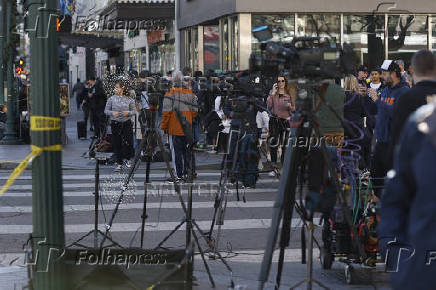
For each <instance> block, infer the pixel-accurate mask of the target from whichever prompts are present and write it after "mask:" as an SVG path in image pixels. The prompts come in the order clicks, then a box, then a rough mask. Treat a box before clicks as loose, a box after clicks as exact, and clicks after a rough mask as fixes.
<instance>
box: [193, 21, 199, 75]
mask: <svg viewBox="0 0 436 290" xmlns="http://www.w3.org/2000/svg"><path fill="white" fill-rule="evenodd" d="M192 43H193V46H192V59H193V64H192V70H193V71H197V70H198V27H197V26H196V27H194V28H192Z"/></svg>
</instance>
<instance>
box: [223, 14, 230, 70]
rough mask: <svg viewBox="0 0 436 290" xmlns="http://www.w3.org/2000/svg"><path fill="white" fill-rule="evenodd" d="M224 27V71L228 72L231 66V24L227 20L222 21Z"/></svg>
mask: <svg viewBox="0 0 436 290" xmlns="http://www.w3.org/2000/svg"><path fill="white" fill-rule="evenodd" d="M221 27H222V38H221V39H222V64H223V67H222V69H223V70H224V71H228V70H229V69H230V66H229V22H228V19H227V18H224V19H222V20H221Z"/></svg>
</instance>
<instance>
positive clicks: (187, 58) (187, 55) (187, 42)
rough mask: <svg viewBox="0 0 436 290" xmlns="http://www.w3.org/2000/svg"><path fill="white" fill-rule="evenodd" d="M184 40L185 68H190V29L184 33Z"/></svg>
mask: <svg viewBox="0 0 436 290" xmlns="http://www.w3.org/2000/svg"><path fill="white" fill-rule="evenodd" d="M185 36H186V37H185V39H186V53H185V57H186V63H185V66H186V67H192V31H191V29H190V28H188V29H186V31H185Z"/></svg>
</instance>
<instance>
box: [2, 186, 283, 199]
mask: <svg viewBox="0 0 436 290" xmlns="http://www.w3.org/2000/svg"><path fill="white" fill-rule="evenodd" d="M93 191H94V190H93V189H90V190H89V191H64V192H63V195H64V197H89V196H93ZM277 191H278V189H267V188H255V189H239V193H240V194H243V193H244V192H245V194H253V193H255V194H258V193H275V192H277ZM187 192H188V190H187V189H182V194H183V195H186V194H187ZM216 192H217V190H216V189H213V190H207V189H203V190H202V191H200V192H199V190H195V189H194V190H193V194H195V195H197V196H199V197H208V196H211V197H214V196H215V194H216ZM100 194H104V191H100ZM143 195H144V189H138V188H137V190H136V191H135V196H143ZM170 195H172V196H177V195H176V191H175V190H174V189H171V190H170V189H168V188H165V189H161V190H157V189H154V190H149V191H148V192H147V196H152V197H159V196H170ZM228 195H230V196H235V195H236V189H230V190H229V192H228ZM6 197H32V192H31V191H27V192H16V191H12V192H6V193H5V194H4V195H3V198H6Z"/></svg>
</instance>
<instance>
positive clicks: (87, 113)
mask: <svg viewBox="0 0 436 290" xmlns="http://www.w3.org/2000/svg"><path fill="white" fill-rule="evenodd" d="M82 110H83V120H84V121H85V126H86V128H88V120H90V122H89V123H90V126H91V127H92V126H93V124H92V112H91V109H90V108H89V105H87V104H85V105H82Z"/></svg>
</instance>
